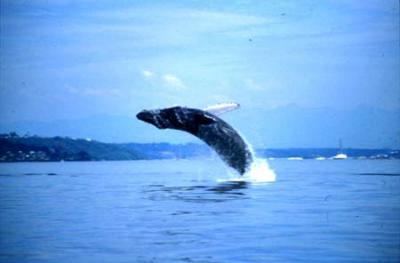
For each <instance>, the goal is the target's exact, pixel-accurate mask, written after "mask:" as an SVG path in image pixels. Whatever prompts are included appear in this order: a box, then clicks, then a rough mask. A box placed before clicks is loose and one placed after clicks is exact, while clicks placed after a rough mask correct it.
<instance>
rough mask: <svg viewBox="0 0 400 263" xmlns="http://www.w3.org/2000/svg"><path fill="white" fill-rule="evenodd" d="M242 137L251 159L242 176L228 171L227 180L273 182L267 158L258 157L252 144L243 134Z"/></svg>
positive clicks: (273, 177)
mask: <svg viewBox="0 0 400 263" xmlns="http://www.w3.org/2000/svg"><path fill="white" fill-rule="evenodd" d="M242 138H243V140H244V141H245V142H246V145H247V147H248V149H249V151H250V152H251V155H252V156H253V161H252V163H251V164H250V167H249V169H248V170H247V172H246V173H245V174H244V175H243V176H240V177H237V174H235V175H233V174H232V173H229V174H230V175H231V178H230V179H229V181H246V182H249V183H255V184H260V183H272V182H275V181H276V174H275V172H274V170H272V169H271V168H270V167H269V165H268V162H267V160H265V159H263V158H258V157H257V156H256V153H255V151H254V149H253V146H252V145H251V144H250V143H249V142H248V141H247V140H246V139H245V138H244V137H243V136H242ZM218 181H226V180H218Z"/></svg>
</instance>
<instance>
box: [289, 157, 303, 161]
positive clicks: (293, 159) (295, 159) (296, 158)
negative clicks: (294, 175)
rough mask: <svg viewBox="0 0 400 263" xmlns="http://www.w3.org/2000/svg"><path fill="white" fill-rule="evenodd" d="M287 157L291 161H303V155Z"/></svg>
mask: <svg viewBox="0 0 400 263" xmlns="http://www.w3.org/2000/svg"><path fill="white" fill-rule="evenodd" d="M287 159H288V160H290V161H301V160H303V158H302V157H289V158H287Z"/></svg>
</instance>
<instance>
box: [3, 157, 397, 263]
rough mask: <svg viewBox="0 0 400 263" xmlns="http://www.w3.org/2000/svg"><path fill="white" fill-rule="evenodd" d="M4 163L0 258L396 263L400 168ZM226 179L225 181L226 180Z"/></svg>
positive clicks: (385, 164)
mask: <svg viewBox="0 0 400 263" xmlns="http://www.w3.org/2000/svg"><path fill="white" fill-rule="evenodd" d="M270 166H271V167H272V168H273V169H274V170H275V171H276V174H277V181H276V182H274V183H266V184H255V183H252V182H251V181H224V179H227V178H228V177H229V176H228V174H227V172H226V169H225V166H224V165H223V164H222V162H220V161H219V160H211V161H206V160H203V161H188V160H178V161H171V160H169V161H132V162H77V163H21V164H1V165H0V174H1V176H0V261H2V262H399V261H400V162H399V161H394V160H388V161H381V160H380V161H371V160H345V161H330V160H326V161H314V160H305V161H287V160H274V161H271V162H270ZM221 180H222V182H221Z"/></svg>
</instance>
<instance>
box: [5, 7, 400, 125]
mask: <svg viewBox="0 0 400 263" xmlns="http://www.w3.org/2000/svg"><path fill="white" fill-rule="evenodd" d="M0 3H1V9H0V10H1V31H0V41H1V53H0V59H1V71H0V73H1V77H0V89H1V90H0V94H1V103H0V107H1V108H0V110H1V118H2V119H3V120H52V119H60V118H79V117H82V116H90V115H96V114H111V115H114V114H115V115H126V116H128V115H129V116H131V115H133V114H134V113H135V112H137V111H138V110H140V109H142V108H151V107H160V106H170V105H175V104H183V105H188V106H194V107H204V106H207V105H210V104H213V103H217V102H223V101H237V102H240V103H241V104H242V106H243V107H245V108H247V109H257V108H267V109H269V108H274V107H277V106H281V105H287V104H291V103H295V104H297V105H299V106H301V107H334V108H347V109H348V108H352V107H357V106H359V105H370V106H377V107H380V108H386V109H391V108H396V107H398V105H400V104H399V102H400V92H399V85H400V84H399V74H398V72H399V2H398V1H397V0H393V1H380V0H376V1H371V0H368V1H338V0H334V1H333V0H332V1H67V0H65V1H62V0H61V1H46V0H37V1H18V0H12V1H11V0H10V1H8V0H2V1H1V2H0Z"/></svg>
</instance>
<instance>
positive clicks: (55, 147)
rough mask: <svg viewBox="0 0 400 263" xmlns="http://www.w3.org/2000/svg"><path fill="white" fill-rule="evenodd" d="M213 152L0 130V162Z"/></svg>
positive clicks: (368, 153)
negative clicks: (28, 134)
mask: <svg viewBox="0 0 400 263" xmlns="http://www.w3.org/2000/svg"><path fill="white" fill-rule="evenodd" d="M343 151H344V152H345V153H346V154H348V155H349V157H352V158H360V157H362V158H373V159H389V158H400V151H399V150H391V149H343ZM337 153H338V149H337V148H322V149H259V150H257V155H258V156H261V157H264V158H266V157H274V158H288V157H301V158H304V159H307V158H316V157H326V158H330V157H332V156H334V155H336V154H337ZM213 154H214V153H213V151H212V150H211V149H210V148H209V147H208V146H207V145H205V144H193V143H188V144H175V145H174V144H169V143H148V144H143V143H120V144H115V143H102V142H98V141H92V140H89V139H72V138H68V137H59V136H56V137H51V138H48V137H38V136H24V137H20V136H18V135H17V134H16V133H10V134H0V162H26V161H98V160H140V159H175V158H198V157H210V156H212V155H213Z"/></svg>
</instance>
